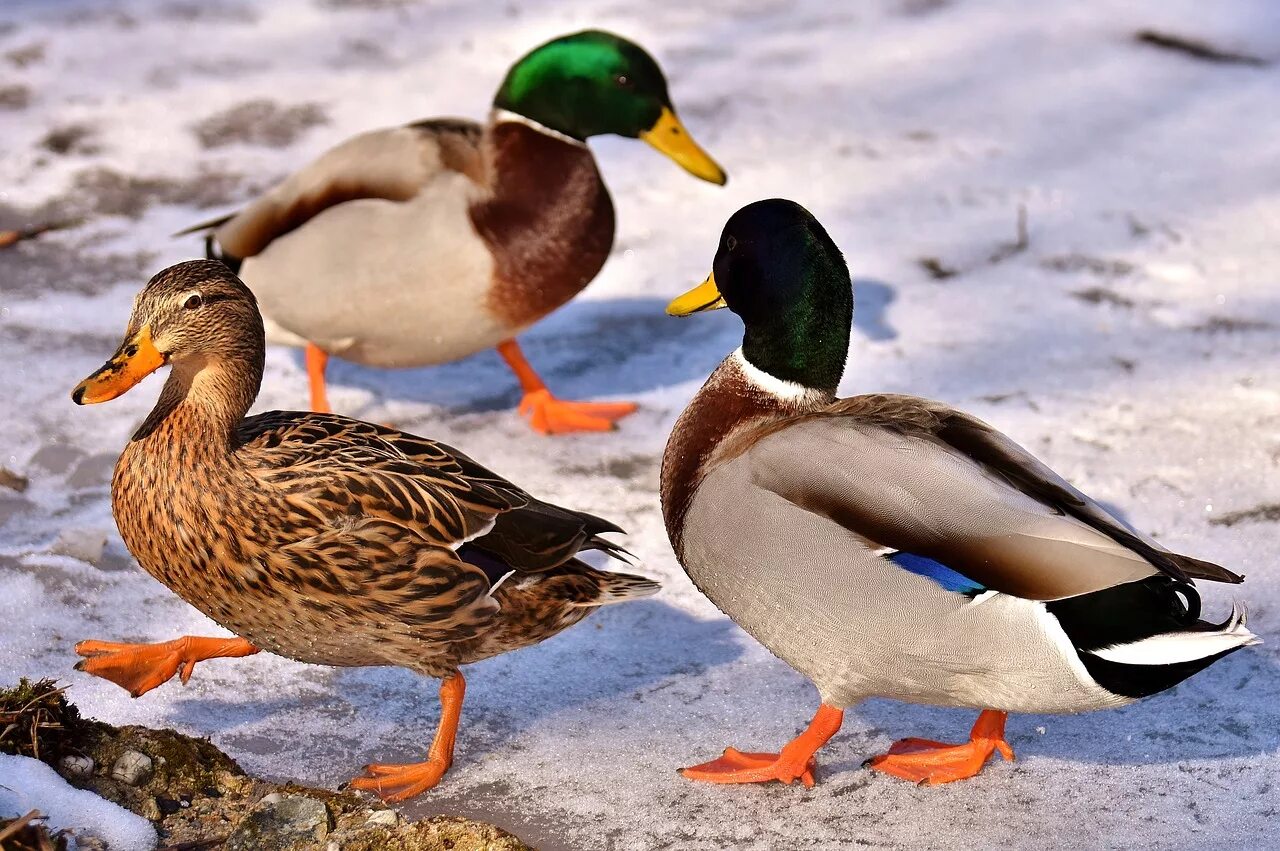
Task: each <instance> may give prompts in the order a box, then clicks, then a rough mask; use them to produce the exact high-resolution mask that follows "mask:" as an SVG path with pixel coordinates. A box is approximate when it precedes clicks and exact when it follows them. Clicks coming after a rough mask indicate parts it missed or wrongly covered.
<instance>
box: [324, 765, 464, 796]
mask: <svg viewBox="0 0 1280 851" xmlns="http://www.w3.org/2000/svg"><path fill="white" fill-rule="evenodd" d="M448 770H449V762H448V761H446V760H443V759H428V760H427V761H426V762H411V763H406V764H403V765H384V764H380V763H374V764H372V765H366V766H365V767H364V774H363V775H361V776H359V777H356V778H354V779H353V780H352V781H351V783H350V784H349V785H350V786H351V788H353V789H362V790H364V791H366V792H373V793H374V794H376V795H378V796H379V797H380V798H382V799H383V800H384V801H405V800H408V799H409V798H412V797H413V796H414V795H420V794H422V793H423V792H425V791H427V790H428V789H430V788H432V787H433V786H435V785H436V784H437V783H439V782H440V780H441V778H443V777H444V775H445V773H446V772H447V771H448Z"/></svg>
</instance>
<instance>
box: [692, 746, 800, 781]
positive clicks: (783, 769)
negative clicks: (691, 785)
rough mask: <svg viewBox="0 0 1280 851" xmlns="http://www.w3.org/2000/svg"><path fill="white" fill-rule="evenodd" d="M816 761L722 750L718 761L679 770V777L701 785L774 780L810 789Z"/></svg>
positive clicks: (732, 749) (734, 749) (728, 749)
mask: <svg viewBox="0 0 1280 851" xmlns="http://www.w3.org/2000/svg"><path fill="white" fill-rule="evenodd" d="M817 767H818V761H817V759H816V758H814V757H813V756H810V757H809V758H808V759H807V760H801V759H799V758H792V759H787V758H786V757H785V756H784V755H783V754H776V753H743V752H742V751H740V750H738V749H736V748H725V749H724V755H723V756H721V757H720V758H719V759H713V760H711V761H710V762H704V763H702V764H701V765H692V766H690V767H688V768H682V769H680V774H681V775H682V776H684V777H687V778H689V779H690V780H700V781H702V782H703V783H768V782H769V781H770V780H777V781H779V782H780V783H786V784H791V783H792V782H794V781H795V780H797V779H798V780H799V781H800V782H801V783H803V784H804V785H805V786H807V787H809V788H812V787H813V784H814V779H813V772H814V769H816V768H817Z"/></svg>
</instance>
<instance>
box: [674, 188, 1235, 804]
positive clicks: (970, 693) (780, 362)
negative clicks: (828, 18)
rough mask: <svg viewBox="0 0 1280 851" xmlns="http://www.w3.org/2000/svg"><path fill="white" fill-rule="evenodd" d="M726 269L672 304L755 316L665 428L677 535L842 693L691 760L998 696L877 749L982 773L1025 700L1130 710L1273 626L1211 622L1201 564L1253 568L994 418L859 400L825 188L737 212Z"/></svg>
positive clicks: (750, 764)
mask: <svg viewBox="0 0 1280 851" xmlns="http://www.w3.org/2000/svg"><path fill="white" fill-rule="evenodd" d="M712 268H713V271H712V275H711V276H710V277H709V278H708V279H707V280H706V282H704V283H703V284H702V285H701V286H699V287H697V288H696V289H694V290H692V291H691V292H689V293H688V294H686V295H684V296H681V297H680V298H678V299H676V300H675V301H674V302H672V303H671V305H670V307H669V308H668V312H670V313H672V314H675V315H677V316H685V315H689V314H692V313H698V312H701V311H704V310H713V309H716V308H721V307H728V308H729V309H730V310H732V311H733V312H734V313H736V314H738V316H740V317H741V318H742V321H743V324H744V325H745V326H746V330H745V334H744V336H743V341H742V348H740V349H738V350H737V351H736V352H734V353H733V354H732V355H730V356H729V357H728V358H726V359H725V361H724V362H723V363H722V364H721V365H720V366H719V367H718V368H717V369H716V371H715V372H714V373H712V375H711V377H710V378H709V379H708V381H707V383H706V384H705V385H704V386H703V387H702V389H701V390H699V391H698V393H697V395H696V396H695V397H694V398H693V400H692V401H691V402H690V403H689V406H688V407H687V408H686V409H685V411H684V413H683V414H682V415H681V417H680V419H679V421H678V422H677V423H676V426H675V429H674V430H673V432H672V434H671V438H670V441H669V442H668V444H667V448H666V452H665V454H664V456H663V462H662V507H663V514H664V516H665V519H666V524H667V533H668V535H669V537H670V538H671V542H672V545H673V547H674V548H675V552H676V555H677V557H678V558H679V559H680V562H681V564H683V565H684V568H685V570H686V572H687V573H688V574H689V576H690V578H692V579H693V581H694V583H696V584H697V586H698V587H699V588H700V589H701V590H702V591H703V592H704V593H705V594H706V595H707V596H708V597H709V598H710V599H711V601H712V602H714V603H715V604H716V605H717V606H718V607H719V608H720V609H721V610H722V611H724V612H725V613H726V614H727V615H729V617H731V618H732V619H733V620H734V621H736V622H737V623H738V624H739V625H740V626H741V627H742V628H743V629H745V630H746V631H747V632H749V633H750V634H751V635H752V636H754V637H755V638H756V639H757V640H759V641H760V642H761V643H762V644H764V645H765V646H766V647H767V648H769V649H770V650H771V651H773V653H775V654H776V655H777V656H779V657H780V658H781V659H783V660H784V661H786V662H787V663H789V664H790V665H791V666H792V667H794V668H795V669H796V670H798V671H799V672H800V673H802V674H804V675H805V676H806V677H808V678H809V679H810V680H811V681H812V682H813V683H814V685H816V686H817V688H818V693H819V695H820V697H821V700H822V704H821V706H820V708H819V710H818V712H817V714H816V715H815V716H814V718H813V721H812V722H811V723H810V725H809V727H808V728H807V729H806V730H805V731H804V732H803V733H801V734H800V735H799V736H798V737H797V738H795V739H794V740H792V741H791V742H790V743H788V744H787V745H786V746H785V747H783V748H782V750H781V751H780V752H779V753H743V752H741V751H737V750H734V749H732V748H730V749H728V750H726V751H725V752H724V755H723V756H721V757H719V758H718V759H715V760H712V761H711V762H707V763H704V764H702V765H698V766H694V767H692V768H688V769H685V770H684V772H683V773H684V774H685V776H687V777H689V778H692V779H695V780H703V781H709V782H714V783H758V782H765V781H769V780H780V781H782V782H785V783H790V782H792V781H794V780H796V779H799V780H801V781H803V782H804V783H806V784H808V785H812V783H813V771H814V768H815V761H814V754H815V753H816V751H817V750H818V749H819V748H821V747H822V746H823V745H824V744H825V743H826V742H827V741H828V740H829V739H830V738H831V737H832V736H833V735H835V733H836V732H837V731H838V730H839V728H840V725H841V722H842V719H843V715H844V709H845V708H846V707H849V706H852V705H854V704H856V703H858V702H859V701H861V700H863V699H865V698H868V697H891V698H896V699H898V700H904V701H911V702H916V703H929V704H935V705H941V706H960V707H971V708H975V709H981V710H983V711H982V714H981V715H980V716H979V718H978V721H977V723H976V724H975V725H974V728H973V731H972V733H971V736H970V740H969V741H968V742H965V743H963V744H959V745H949V744H944V743H941V742H935V741H930V740H925V739H904V740H901V741H899V742H897V743H896V744H894V745H893V747H891V748H890V749H889V752H888V753H886V754H884V755H881V756H877V757H875V758H873V759H872V760H870V765H871V767H872V768H874V769H876V770H878V771H883V772H886V773H888V774H892V775H894V776H897V777H901V778H905V779H908V780H912V781H914V782H917V783H945V782H948V781H952V780H960V779H963V778H966V777H971V776H973V775H974V774H976V773H978V771H979V770H981V768H982V766H983V765H984V764H985V763H986V760H987V759H988V758H989V757H990V756H991V755H992V754H993V753H995V752H997V751H998V752H999V753H1001V754H1002V755H1003V756H1004V757H1005V758H1006V759H1012V758H1013V751H1012V750H1011V749H1010V748H1009V746H1008V744H1007V743H1006V742H1005V741H1004V725H1005V717H1006V713H1008V712H1037V713H1039V712H1082V711H1086V710H1092V709H1102V708H1105V707H1112V706H1121V705H1124V704H1127V703H1130V702H1132V701H1134V700H1137V699H1138V698H1141V697H1146V696H1147V695H1150V694H1154V693H1156V692H1159V691H1162V690H1164V689H1167V688H1170V687H1171V686H1173V685H1175V684H1177V683H1178V682H1181V681H1182V680H1184V679H1186V678H1187V677H1189V676H1191V675H1192V674H1194V673H1196V672H1197V671H1199V670H1201V669H1202V668H1204V667H1206V666H1208V665H1210V664H1212V663H1213V662H1215V661H1217V660H1219V659H1221V658H1222V657H1224V656H1226V655H1228V654H1230V653H1232V652H1234V651H1236V650H1238V649H1240V648H1242V647H1246V646H1249V645H1251V644H1256V643H1257V642H1258V639H1257V637H1256V636H1254V634H1253V633H1252V632H1250V631H1249V630H1248V629H1247V628H1246V626H1245V618H1244V613H1243V609H1237V608H1233V610H1232V613H1231V616H1230V617H1229V618H1228V619H1227V620H1225V621H1223V622H1221V623H1211V622H1208V621H1205V620H1201V619H1200V598H1199V595H1198V594H1197V591H1196V587H1195V584H1194V581H1195V580H1209V581H1214V582H1230V583H1235V582H1240V581H1241V580H1242V577H1240V576H1238V575H1237V574H1235V573H1232V572H1231V571H1229V570H1227V569H1225V568H1223V567H1220V566H1218V565H1216V564H1212V563H1210V562H1207V561H1202V560H1200V559H1197V558H1194V557H1192V556H1186V555H1180V554H1177V553H1172V552H1169V551H1168V550H1166V549H1164V548H1163V547H1161V546H1160V545H1159V544H1157V543H1155V542H1154V541H1152V540H1151V539H1149V538H1147V537H1146V536H1144V535H1142V534H1140V533H1138V532H1135V531H1133V530H1132V529H1130V528H1129V527H1128V526H1126V525H1125V524H1124V523H1123V522H1122V521H1120V520H1119V519H1117V518H1116V517H1115V516H1114V515H1113V514H1112V513H1110V512H1109V511H1108V510H1107V509H1105V508H1103V507H1102V506H1101V505H1099V504H1098V503H1097V502H1095V501H1093V500H1092V499H1090V498H1089V497H1088V496H1086V495H1084V494H1083V493H1081V492H1080V491H1079V490H1077V489H1075V488H1074V487H1072V486H1071V485H1070V484H1068V483H1067V482H1066V481H1065V480H1064V479H1062V478H1061V477H1060V476H1058V475H1057V474H1056V473H1054V472H1053V471H1052V470H1050V469H1049V468H1048V467H1046V466H1045V465H1044V464H1042V463H1041V462H1040V461H1038V460H1036V459H1035V458H1034V457H1032V456H1031V454H1030V453H1028V452H1027V451H1026V450H1025V449H1023V448H1022V447H1020V446H1019V445H1017V444H1016V443H1014V442H1013V441H1012V440H1010V439H1009V438H1008V437H1006V436H1005V435H1003V434H1001V433H1000V432H998V431H996V430H995V429H994V428H992V427H991V426H989V425H987V424H986V423H984V422H982V421H980V420H978V419H977V418H975V417H972V416H970V415H969V414H965V413H963V412H961V411H958V410H956V409H954V408H951V407H949V406H948V405H945V404H943V403H941V402H934V401H930V400H927V399H920V398H916V397H913V396H900V395H891V394H874V395H867V396H854V397H851V398H846V399H840V398H837V396H836V388H837V386H838V384H839V382H840V378H841V375H842V374H843V372H844V365H845V358H846V355H847V351H848V345H849V329H850V323H851V321H852V317H853V293H852V288H851V284H850V279H849V271H848V268H847V267H846V266H845V262H844V258H843V257H842V256H841V254H840V251H839V249H838V248H837V247H836V245H835V243H834V242H833V241H832V240H831V237H830V236H828V234H827V232H826V231H825V230H824V229H823V227H822V225H821V224H819V223H818V221H817V220H816V219H815V218H814V217H813V216H812V215H811V214H810V213H809V212H808V211H807V210H805V209H804V208H803V207H801V206H800V205H798V204H796V203H794V202H791V201H784V200H779V199H774V200H769V201H760V202H757V203H755V204H751V205H749V206H747V207H744V208H743V209H741V210H739V211H738V212H737V213H735V214H734V216H733V217H732V218H730V219H729V222H728V223H727V224H726V225H725V227H724V232H723V234H722V235H721V238H720V244H719V247H718V249H717V251H716V256H715V262H714V265H713V267H712Z"/></svg>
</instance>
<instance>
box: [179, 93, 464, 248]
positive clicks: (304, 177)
mask: <svg viewBox="0 0 1280 851" xmlns="http://www.w3.org/2000/svg"><path fill="white" fill-rule="evenodd" d="M482 134H483V128H482V127H481V126H480V125H479V124H477V123H475V122H473V121H466V120H462V119H448V118H446V119H436V120H432V121H422V122H418V123H417V124H411V125H408V126H405V127H392V128H387V129H384V130H375V131H372V132H369V133H363V134H361V135H359V136H355V137H353V138H351V139H349V140H347V141H346V142H343V143H342V144H340V145H338V146H337V147H335V148H331V149H330V150H328V151H326V152H325V153H324V154H321V155H320V157H318V158H317V159H316V160H314V161H313V162H311V163H310V164H309V165H307V166H305V167H304V168H302V169H301V170H299V171H297V172H295V173H294V174H292V175H290V176H289V177H288V178H286V179H285V180H284V181H283V182H281V183H280V184H278V185H277V186H276V187H275V188H274V189H271V190H270V191H269V192H266V193H265V194H263V195H262V196H261V197H259V198H258V199H257V200H256V201H254V202H253V203H251V204H249V206H247V207H245V208H244V209H243V210H240V211H239V212H236V213H232V214H230V215H227V216H222V217H220V218H217V219H212V220H210V221H207V222H202V223H200V224H198V225H194V226H193V227H190V228H188V229H186V230H184V231H181V232H180V233H179V234H177V235H179V236H181V235H183V234H188V233H195V232H199V231H207V230H212V231H213V238H214V239H215V240H216V241H217V243H218V245H219V246H220V247H221V250H222V251H223V252H224V253H225V254H226V255H227V256H228V259H230V260H233V261H238V260H243V259H245V258H247V257H252V256H254V255H256V254H258V253H260V252H261V251H262V250H263V249H264V248H266V247H267V246H268V245H269V244H270V243H271V242H272V240H274V239H276V238H278V237H280V236H283V235H284V234H287V233H289V232H291V231H293V230H296V229H297V228H299V227H301V226H302V225H304V224H306V223H307V221H309V220H310V219H312V218H313V217H315V216H317V215H319V214H320V213H322V212H324V211H325V210H327V209H329V208H330V207H335V206H337V205H339V204H343V203H345V202H347V201H354V200H357V199H361V198H381V199H384V200H388V201H408V200H409V199H411V198H413V197H414V196H415V195H417V194H418V192H419V190H421V189H422V187H423V186H425V185H427V184H428V183H429V182H430V181H431V180H432V178H434V177H435V176H436V175H438V174H440V173H441V172H444V171H455V172H459V173H461V174H464V175H467V176H468V177H469V178H471V179H472V180H473V181H475V182H476V183H477V184H478V183H481V182H482V181H483V179H484V176H483V162H482V158H481V155H480V139H481V136H482ZM211 248H212V246H211Z"/></svg>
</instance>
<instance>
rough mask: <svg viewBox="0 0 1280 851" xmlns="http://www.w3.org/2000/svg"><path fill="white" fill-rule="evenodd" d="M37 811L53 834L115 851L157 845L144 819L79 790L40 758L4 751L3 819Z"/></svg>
mask: <svg viewBox="0 0 1280 851" xmlns="http://www.w3.org/2000/svg"><path fill="white" fill-rule="evenodd" d="M32 810H39V811H40V814H41V815H42V816H44V819H45V824H46V825H48V826H49V829H50V830H55V831H56V830H66V831H68V832H69V833H70V835H71V837H72V838H73V839H74V838H75V837H76V836H77V835H80V836H86V835H88V836H93V837H96V838H98V839H100V840H102V841H103V842H106V843H107V845H108V846H109V847H110V848H111V851H147V849H150V848H154V847H156V829H155V828H154V827H152V826H151V822H149V821H147V820H146V819H144V818H143V817H142V816H137V815H134V814H133V813H131V812H129V811H128V810H126V809H125V808H124V807H121V806H120V805H118V804H113V803H111V802H110V801H108V800H106V799H105V798H100V797H98V796H97V795H95V794H93V793H92V792H88V791H85V790H84V789H77V788H75V787H74V786H72V785H71V784H70V783H68V782H67V781H65V780H63V779H62V777H60V776H59V775H58V772H56V771H54V770H53V769H52V768H50V767H49V766H47V765H45V764H44V763H43V762H41V761H40V760H38V759H32V758H31V757H27V756H14V755H13V754H5V753H0V818H14V817H16V816H22V815H26V814H27V813H29V812H31V811H32Z"/></svg>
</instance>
